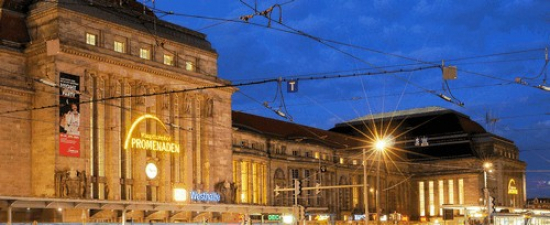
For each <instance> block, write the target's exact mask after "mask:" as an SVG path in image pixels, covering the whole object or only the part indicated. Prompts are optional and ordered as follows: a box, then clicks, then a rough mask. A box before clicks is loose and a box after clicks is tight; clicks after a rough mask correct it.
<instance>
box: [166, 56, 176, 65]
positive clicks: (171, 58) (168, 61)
mask: <svg viewBox="0 0 550 225" xmlns="http://www.w3.org/2000/svg"><path fill="white" fill-rule="evenodd" d="M164 64H165V65H169V66H173V65H174V56H173V55H164Z"/></svg>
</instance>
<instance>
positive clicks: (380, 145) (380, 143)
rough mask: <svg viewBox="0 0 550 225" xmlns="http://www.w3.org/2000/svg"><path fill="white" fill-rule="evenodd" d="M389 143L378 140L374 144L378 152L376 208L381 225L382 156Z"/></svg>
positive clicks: (377, 219)
mask: <svg viewBox="0 0 550 225" xmlns="http://www.w3.org/2000/svg"><path fill="white" fill-rule="evenodd" d="M388 144H389V143H388V141H387V140H386V139H383V138H382V139H378V140H376V142H374V149H375V150H376V151H377V154H376V161H377V165H376V192H375V194H376V196H375V208H376V224H380V190H381V189H380V156H381V155H382V153H383V152H384V151H385V150H386V147H387V146H388Z"/></svg>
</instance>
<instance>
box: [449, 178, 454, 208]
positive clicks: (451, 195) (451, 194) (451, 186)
mask: <svg viewBox="0 0 550 225" xmlns="http://www.w3.org/2000/svg"><path fill="white" fill-rule="evenodd" d="M454 188H455V187H454V182H453V180H449V204H455V193H454Z"/></svg>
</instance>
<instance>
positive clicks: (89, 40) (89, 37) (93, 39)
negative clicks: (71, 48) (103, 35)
mask: <svg viewBox="0 0 550 225" xmlns="http://www.w3.org/2000/svg"><path fill="white" fill-rule="evenodd" d="M86 44H89V45H94V46H95V45H97V35H95V34H90V33H86Z"/></svg>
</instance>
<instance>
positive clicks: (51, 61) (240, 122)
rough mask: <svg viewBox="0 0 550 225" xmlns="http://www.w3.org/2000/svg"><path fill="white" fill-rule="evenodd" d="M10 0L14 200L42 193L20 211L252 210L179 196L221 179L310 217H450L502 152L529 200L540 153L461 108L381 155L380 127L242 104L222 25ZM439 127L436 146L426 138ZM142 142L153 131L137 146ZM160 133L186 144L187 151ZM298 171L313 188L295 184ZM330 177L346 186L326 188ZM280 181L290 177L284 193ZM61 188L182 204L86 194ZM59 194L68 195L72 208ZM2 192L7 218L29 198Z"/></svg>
mask: <svg viewBox="0 0 550 225" xmlns="http://www.w3.org/2000/svg"><path fill="white" fill-rule="evenodd" d="M0 6H1V7H2V11H1V13H0V25H2V26H0V41H1V42H0V43H1V44H0V74H2V76H0V106H1V107H0V108H2V111H1V112H0V115H1V116H0V122H1V123H2V125H3V126H2V128H1V129H0V144H1V146H3V149H2V151H0V181H2V182H3V183H2V185H0V198H2V199H3V197H6V196H12V197H13V196H17V197H22V198H21V199H22V200H21V199H19V200H18V201H23V202H25V203H28V204H30V205H32V204H35V205H37V207H36V208H32V207H28V208H29V209H28V210H27V207H26V206H25V207H22V206H21V205H20V206H19V207H20V208H17V209H15V210H13V214H14V215H15V216H14V219H15V220H17V221H23V222H29V221H33V220H37V221H40V222H87V221H99V222H120V221H122V220H132V221H135V222H149V221H188V222H190V221H194V222H205V221H207V220H209V221H232V222H235V221H236V220H235V219H234V214H232V213H227V212H230V211H231V210H234V208H238V207H231V205H228V206H226V207H221V206H220V207H218V208H217V209H216V210H217V211H214V210H213V211H205V212H202V211H200V210H197V209H196V208H191V206H190V205H188V207H189V209H187V210H185V209H183V208H182V207H177V202H176V200H175V197H176V196H175V193H174V191H175V189H176V188H183V189H185V190H188V191H196V192H197V193H199V194H200V193H208V192H213V191H217V192H219V193H221V196H220V200H221V201H222V203H221V204H238V205H239V207H242V206H243V205H244V206H253V207H256V208H261V207H265V206H291V205H294V203H295V201H296V202H297V203H298V204H299V205H302V206H305V207H306V210H305V212H306V214H307V215H311V216H312V217H313V216H315V215H327V214H330V215H331V218H332V220H347V221H351V220H353V219H354V218H355V216H360V215H362V214H363V213H364V211H365V205H368V206H367V207H368V211H369V212H370V213H371V217H373V214H376V209H378V212H379V213H380V214H382V215H390V214H394V213H399V214H400V215H403V216H408V218H409V219H412V220H418V219H420V218H421V217H423V216H428V217H434V218H437V217H439V216H440V213H439V210H440V209H441V208H442V207H441V205H442V204H451V203H452V204H475V205H479V204H480V198H482V197H483V193H482V189H481V188H482V187H483V184H484V179H483V170H482V169H481V168H482V163H483V161H485V160H490V161H492V162H493V165H494V170H495V173H490V174H489V175H488V179H487V183H488V188H489V189H488V190H489V192H490V195H491V196H494V197H495V198H496V199H497V202H498V204H499V205H501V206H514V207H519V206H523V205H524V204H525V190H524V171H525V163H523V162H521V161H519V159H518V155H519V154H518V150H517V148H516V147H515V145H514V144H513V142H512V141H510V140H506V139H503V138H500V137H497V136H494V135H492V134H489V133H487V132H485V130H483V129H482V128H481V129H480V126H479V125H478V124H475V122H473V121H471V120H469V119H468V118H464V117H463V116H462V115H458V116H457V114H458V113H456V112H454V113H450V114H449V115H451V116H448V114H447V111H445V116H447V117H445V116H442V117H445V118H446V119H445V120H444V121H442V122H444V124H446V126H448V127H456V129H455V130H451V131H449V130H445V129H441V126H435V125H434V126H429V127H428V128H423V127H420V128H418V129H415V130H414V131H412V132H411V131H409V132H404V134H403V135H399V136H397V142H396V143H398V145H397V146H396V147H398V148H399V149H401V150H403V151H395V152H394V154H392V155H388V156H387V157H386V156H385V157H384V158H381V156H376V154H375V153H374V151H373V149H372V146H370V145H372V143H368V142H365V141H364V140H368V137H365V136H364V135H363V134H365V133H368V132H366V131H367V130H368V129H366V127H365V126H358V128H357V127H355V128H357V129H352V127H351V126H350V125H349V124H353V123H354V122H357V121H350V123H349V124H348V125H337V126H336V127H335V128H334V129H332V130H331V131H326V130H319V129H315V128H311V127H306V126H301V125H298V124H293V123H287V122H283V121H278V120H273V119H268V118H262V117H257V116H253V115H249V114H244V113H238V112H232V111H231V96H232V94H233V92H234V91H235V89H234V88H231V87H219V86H224V85H229V84H230V82H228V81H226V80H223V79H220V78H219V77H218V76H217V73H218V72H217V56H218V55H217V53H216V51H215V50H214V49H213V48H212V47H211V45H210V43H209V42H208V41H207V40H206V36H205V35H204V34H201V33H198V32H195V31H192V30H189V29H186V28H183V27H180V26H177V25H174V24H170V23H167V22H164V21H162V20H160V19H158V18H155V17H154V15H153V14H152V12H151V11H150V10H148V9H146V8H144V7H143V6H142V5H141V4H140V3H139V1H135V0H124V1H118V0H94V1H91V0H90V1H86V0H59V1H31V0H5V1H0ZM6 27H10V28H11V29H13V30H12V31H13V32H7V31H6V30H5V29H6ZM69 78H70V79H74V81H76V80H78V81H77V82H75V83H76V86H78V90H77V91H75V89H71V88H69V87H68V86H64V85H65V83H64V82H67V79H68V80H70V79H69ZM210 87H211V88H210ZM75 96H77V97H78V98H76V97H75ZM69 97H71V98H69ZM69 100H70V101H71V102H69ZM74 102H76V103H78V104H77V105H76V106H75V107H76V108H77V109H76V110H77V111H78V115H79V120H78V122H77V124H78V125H79V129H77V130H76V131H77V132H76V134H69V131H68V130H69V129H66V127H68V126H69V125H67V124H68V122H67V120H69V119H68V118H70V117H69V116H68V115H67V114H68V112H65V110H68V108H71V109H72V107H73V105H72V104H71V103H74ZM440 111H441V110H435V112H440ZM433 113H434V111H430V112H416V114H415V115H416V116H409V117H406V118H416V120H418V121H421V122H424V121H431V120H432V119H430V118H427V117H424V116H429V115H432V114H433ZM436 114H437V113H436ZM392 115H394V116H395V115H400V114H399V113H395V114H392ZM380 118H382V119H383V118H386V119H387V118H389V117H387V115H386V117H383V116H382V117H380ZM418 118H421V119H418ZM438 118H439V116H438ZM413 120H414V119H413ZM366 121H367V122H366V123H365V118H363V119H362V120H360V123H358V124H360V125H365V124H368V121H369V120H366ZM354 126H355V125H354ZM405 128H406V127H405V126H404V127H402V128H399V129H396V130H399V131H403V129H405ZM65 129H66V130H65ZM357 130H360V131H361V132H356V131H357ZM73 132H74V131H73ZM71 135H72V136H71ZM419 137H420V138H419ZM140 138H141V139H140ZM424 138H426V140H428V139H429V142H430V146H431V147H428V146H423V145H421V144H420V143H419V146H416V142H420V141H419V139H424ZM67 140H69V141H71V140H77V141H75V142H70V144H69V141H67ZM132 140H137V141H140V142H147V143H149V144H148V145H147V144H143V145H142V146H140V147H139V145H135V146H134V147H129V148H128V147H127V145H126V143H130V142H131V143H133V142H132ZM362 140H363V141H362ZM154 141H156V142H157V143H161V144H162V143H164V146H165V145H167V144H168V145H176V144H177V146H180V147H179V148H178V149H179V152H178V151H175V150H174V151H166V148H164V150H162V147H158V145H157V147H154V146H153V145H154V144H153V143H154ZM422 142H423V141H422ZM67 145H69V146H70V147H71V148H69V147H67ZM75 146H78V147H76V148H72V147H75ZM437 146H439V147H437ZM432 147H435V148H432ZM153 148H156V149H157V150H158V149H161V150H162V151H155V150H152V149H153ZM428 150H430V151H431V152H430V151H428ZM432 150H433V151H432ZM434 151H435V152H434ZM442 152H447V153H445V154H441V153H442ZM430 154H433V155H431V156H433V157H424V156H426V155H430ZM419 156H423V157H419ZM364 159H366V160H364ZM363 161H365V164H364V165H366V166H365V167H364V166H363ZM151 163H152V164H153V165H155V167H149V165H150V164H151ZM146 168H147V171H146ZM155 172H156V173H155ZM151 174H153V175H155V174H156V177H148V176H153V175H151ZM365 175H366V181H367V184H368V186H367V187H366V188H364V187H363V186H362V184H363V180H364V179H365ZM295 180H298V181H300V182H301V185H302V186H303V187H304V188H310V189H309V190H303V191H302V192H301V194H300V195H298V196H294V195H293V193H294V192H293V188H294V184H295V183H294V182H295ZM440 181H441V182H442V185H439V184H440ZM450 181H452V182H450ZM512 181H513V182H512ZM421 183H422V187H423V188H420V184H421ZM451 183H452V185H451ZM317 184H319V186H320V187H329V186H342V185H344V186H346V187H345V188H332V189H320V190H319V193H316V192H317V190H315V189H311V188H313V187H315V186H316V185H317ZM439 186H442V189H438V188H439ZM277 187H278V188H280V189H286V190H285V191H280V193H279V194H278V195H277V193H276V192H275V191H274V190H275V189H276V188H277ZM439 190H443V192H444V193H442V194H440V193H439ZM450 190H452V191H450ZM365 193H366V196H367V200H366V201H367V204H365V198H364V194H365ZM376 193H379V195H376ZM420 193H423V194H422V196H423V198H422V196H421V195H420ZM451 193H452V194H451ZM376 196H378V198H376ZM430 196H431V197H430ZM440 196H443V197H442V198H440ZM449 196H452V198H453V200H452V201H450V198H451V197H449ZM36 199H42V202H41V204H43V205H41V204H37V203H36V202H33V201H38V200H36ZM43 199H46V200H43ZM60 199H61V200H63V201H60V202H63V203H65V204H69V203H67V202H71V201H73V202H71V204H73V203H74V204H83V203H86V204H92V203H90V202H101V204H104V205H107V206H108V205H110V204H113V205H115V204H118V205H117V206H121V207H122V206H128V205H132V206H134V207H137V206H136V205H140V204H141V205H146V206H150V207H153V206H154V205H155V204H164V205H162V206H163V207H167V208H168V207H172V208H170V209H177V210H179V211H178V212H174V211H173V210H166V209H162V208H161V209H158V208H154V209H153V208H150V209H149V208H147V209H135V210H134V209H132V210H128V209H127V208H123V209H120V208H113V209H104V208H100V209H97V208H92V207H91V206H90V207H89V208H86V207H87V206H82V205H76V206H75V205H70V204H69V205H63V204H61V203H60V202H56V201H58V200H60ZM88 200H90V202H87V201H88ZM92 200H93V201H92ZM52 202H55V203H56V204H61V205H60V206H59V211H58V210H57V207H56V206H57V205H55V204H53V203H52ZM2 203H5V204H2V205H0V206H1V207H3V208H2V209H1V212H0V221H6V220H7V218H6V217H7V216H6V215H7V213H6V211H10V210H12V208H11V206H8V205H9V204H12V203H14V200H5V201H4V200H2ZM31 203H32V204H31ZM138 203H139V204H138ZM421 203H424V204H423V206H422V205H421ZM86 204H83V205H86ZM4 206H6V207H4ZM61 206H64V207H65V209H64V208H63V207H61ZM77 206H78V207H77ZM79 207H80V208H79ZM112 207H115V206H112ZM155 207H156V205H155ZM208 207H211V206H208ZM208 207H207V208H208ZM214 208H215V207H214ZM280 208H284V207H280ZM287 208H288V207H287ZM88 209H90V210H88ZM202 209H203V210H204V209H206V208H204V207H203V208H202ZM262 209H263V208H262ZM278 209H279V208H277V210H278ZM25 210H26V211H25ZM116 210H119V212H122V215H123V216H122V215H120V214H118V212H115V211H116ZM460 213H462V212H459V211H455V214H460ZM430 214H433V215H430Z"/></svg>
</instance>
